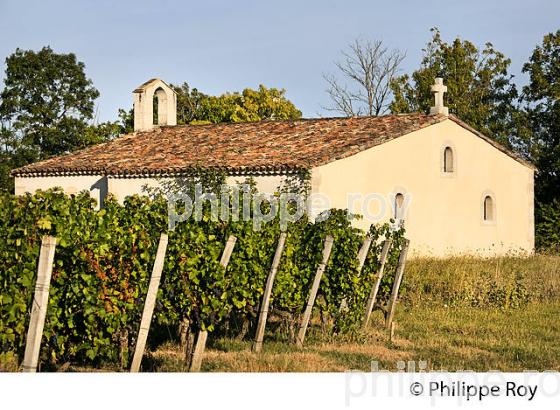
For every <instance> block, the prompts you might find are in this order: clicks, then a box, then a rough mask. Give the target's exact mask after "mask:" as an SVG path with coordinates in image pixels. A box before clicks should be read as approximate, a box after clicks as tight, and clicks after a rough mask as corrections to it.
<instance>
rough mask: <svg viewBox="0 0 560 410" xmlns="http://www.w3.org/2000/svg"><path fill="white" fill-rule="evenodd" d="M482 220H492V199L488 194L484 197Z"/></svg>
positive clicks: (493, 216)
mask: <svg viewBox="0 0 560 410" xmlns="http://www.w3.org/2000/svg"><path fill="white" fill-rule="evenodd" d="M483 206H484V221H487V222H491V221H494V218H495V215H494V213H495V212H494V200H493V199H492V197H491V196H490V195H486V196H485V197H484V204H483Z"/></svg>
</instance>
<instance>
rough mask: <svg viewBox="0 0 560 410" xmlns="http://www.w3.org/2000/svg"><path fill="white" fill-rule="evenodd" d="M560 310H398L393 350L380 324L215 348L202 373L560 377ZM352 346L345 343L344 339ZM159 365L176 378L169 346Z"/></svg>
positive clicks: (378, 320) (176, 362) (176, 361)
mask: <svg viewBox="0 0 560 410" xmlns="http://www.w3.org/2000/svg"><path fill="white" fill-rule="evenodd" d="M558 317H560V304H543V303H531V304H529V305H528V306H526V307H524V308H519V309H510V310H500V309H480V308H472V307H447V308H445V307H441V306H427V305H425V306H421V307H414V308H407V307H402V308H400V309H399V310H398V312H397V316H396V318H397V325H396V332H395V338H394V340H393V341H392V342H391V341H389V340H388V335H387V334H386V332H385V330H384V329H383V326H382V317H381V315H378V316H376V317H375V318H374V320H373V323H372V324H371V327H370V328H369V329H368V330H367V331H366V332H365V334H364V335H363V336H362V337H359V338H357V339H358V340H342V341H341V340H338V341H337V340H336V339H333V338H329V339H328V340H327V339H325V338H321V337H317V336H316V337H313V338H310V340H308V342H307V343H306V346H305V347H304V348H303V349H297V348H296V347H295V346H293V345H289V344H286V343H280V342H275V341H269V340H265V345H264V350H263V352H262V353H261V354H258V355H257V354H254V353H252V352H251V342H250V341H242V342H239V341H235V340H229V339H219V340H216V341H213V342H212V343H211V345H210V346H209V348H208V349H207V352H206V354H205V357H204V362H203V367H202V370H203V371H219V372H224V371H225V372H232V371H235V372H250V371H267V372H286V371H300V372H301V371H305V372H325V371H344V370H363V371H368V370H370V369H371V365H372V361H377V362H378V363H379V368H380V369H384V370H390V371H391V370H392V371H394V370H397V363H398V362H399V361H400V362H403V361H406V362H408V361H415V362H416V365H417V366H418V362H419V361H424V362H427V366H428V368H429V369H430V370H437V371H439V370H448V371H458V370H473V371H489V370H500V371H522V370H536V371H543V370H557V371H558V370H560V343H558V340H559V338H560V323H559V322H558V319H557V318H558ZM346 339H349V338H346ZM150 357H153V358H157V360H156V361H157V363H158V365H157V366H156V367H152V368H151V369H150V370H154V371H181V370H184V369H182V368H181V366H180V363H181V356H180V354H179V351H178V348H177V347H176V346H174V345H169V344H168V345H165V346H163V347H162V348H160V349H158V350H156V351H154V352H152V353H150Z"/></svg>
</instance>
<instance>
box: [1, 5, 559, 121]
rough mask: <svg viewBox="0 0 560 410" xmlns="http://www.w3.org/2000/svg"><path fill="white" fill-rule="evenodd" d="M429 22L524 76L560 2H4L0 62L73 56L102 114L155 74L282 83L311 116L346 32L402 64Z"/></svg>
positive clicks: (410, 60)
mask: <svg viewBox="0 0 560 410" xmlns="http://www.w3.org/2000/svg"><path fill="white" fill-rule="evenodd" d="M434 26H437V27H439V28H440V30H441V32H442V35H443V37H444V39H445V40H452V39H453V38H455V37H456V36H460V37H461V38H463V39H468V40H471V41H473V42H474V43H475V44H477V45H479V46H482V45H483V44H484V43H485V42H487V41H491V42H492V43H493V44H494V46H495V47H496V48H497V49H498V50H499V51H501V52H503V53H504V54H506V55H507V56H508V57H509V58H511V60H512V65H511V72H512V73H513V74H515V75H516V82H517V83H518V84H521V85H522V84H524V83H525V81H526V79H525V78H524V76H523V75H522V74H521V67H522V65H523V63H524V62H525V61H526V60H527V59H528V57H529V56H530V54H531V51H532V50H533V48H534V47H535V45H536V44H537V43H540V42H541V41H542V37H543V35H544V34H546V33H548V32H551V31H556V30H557V29H560V1H558V0H531V1H529V0H524V1H519V0H509V1H505V0H496V1H491V0H469V1H458V0H457V1H454V0H447V1H440V0H422V1H418V0H400V1H399V0H393V1H376V0H369V1H365V0H364V1H358V0H348V1H342V0H339V1H331V0H321V1H304V0H300V1H292V0H281V1H265V0H260V1H249V0H237V1H226V0H210V1H203V0H198V1H178V0H158V1H143V0H136V1H108V0H95V1H89V0H87V1H86V0H82V1H77V0H73V1H70V0H68V1H63V0H51V1H36V0H25V1H21V0H0V60H1V61H2V64H3V63H4V59H5V58H6V57H7V56H8V55H9V54H11V53H12V52H13V51H14V50H15V49H16V48H17V47H20V48H23V49H40V48H41V47H43V46H45V45H50V46H51V47H52V48H53V49H54V50H55V51H57V52H74V53H76V55H77V56H78V59H79V60H80V61H83V62H84V63H85V64H86V73H87V75H88V77H89V78H91V79H92V80H93V82H94V84H95V86H96V87H97V88H98V89H99V91H100V93H101V97H100V98H99V100H98V101H97V105H98V113H99V119H100V120H112V119H116V116H117V110H118V108H121V107H122V108H129V107H131V106H132V96H131V92H132V90H133V89H134V88H135V87H136V86H137V85H139V84H141V83H143V82H144V81H145V80H147V79H149V78H152V77H160V78H162V79H164V80H166V81H168V82H172V83H181V82H183V81H187V82H189V84H191V85H192V86H195V87H197V88H198V89H199V90H201V91H203V92H206V93H209V94H221V93H223V92H225V91H235V90H241V89H243V88H245V87H252V88H256V87H257V86H258V85H259V84H265V85H266V86H269V87H280V88H285V89H286V90H287V96H288V98H290V99H291V100H292V101H293V102H294V103H295V104H296V106H297V107H298V108H300V109H301V110H302V111H303V114H304V116H305V117H314V116H318V115H325V114H327V113H326V112H325V111H324V110H323V109H322V108H321V107H322V106H325V105H328V103H329V100H328V97H327V95H326V93H325V88H326V85H325V82H324V80H323V78H322V73H325V72H332V71H333V69H334V67H333V61H334V60H336V59H337V58H338V57H339V56H340V50H341V49H344V48H345V47H346V46H347V44H348V43H350V42H351V41H352V40H353V39H355V38H356V37H361V38H364V39H380V40H383V41H384V42H385V44H386V45H387V46H389V47H390V48H398V49H401V50H403V51H406V52H407V58H406V59H405V61H404V62H403V65H402V69H403V72H410V71H412V70H413V69H415V68H416V67H418V64H419V62H420V59H421V53H422V52H421V50H422V47H423V46H424V45H425V44H426V42H427V41H428V40H429V38H430V33H429V29H430V27H434ZM4 69H5V67H4V65H3V66H2V72H1V74H0V79H3V75H4Z"/></svg>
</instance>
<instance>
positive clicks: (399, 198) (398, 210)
mask: <svg viewBox="0 0 560 410" xmlns="http://www.w3.org/2000/svg"><path fill="white" fill-rule="evenodd" d="M403 203H404V195H403V194H401V193H398V194H397V195H395V219H402V206H403Z"/></svg>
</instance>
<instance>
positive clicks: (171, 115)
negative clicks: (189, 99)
mask: <svg viewBox="0 0 560 410" xmlns="http://www.w3.org/2000/svg"><path fill="white" fill-rule="evenodd" d="M132 95H133V96H134V131H149V130H152V129H154V127H156V126H161V125H177V93H176V92H175V91H174V90H173V89H172V88H171V87H170V86H169V85H168V84H167V83H166V82H165V81H163V80H160V79H159V78H153V79H151V80H149V81H147V82H145V83H144V84H142V85H141V86H139V87H138V88H136V89H135V90H134V91H133V92H132ZM154 96H155V98H157V111H158V112H157V124H154Z"/></svg>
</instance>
